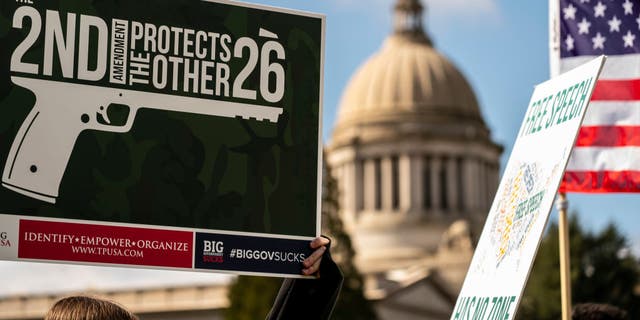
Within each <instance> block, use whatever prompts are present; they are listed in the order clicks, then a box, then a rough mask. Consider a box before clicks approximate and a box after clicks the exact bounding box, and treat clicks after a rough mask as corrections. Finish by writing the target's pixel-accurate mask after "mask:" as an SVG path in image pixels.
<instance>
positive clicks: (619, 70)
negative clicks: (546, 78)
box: [560, 54, 640, 79]
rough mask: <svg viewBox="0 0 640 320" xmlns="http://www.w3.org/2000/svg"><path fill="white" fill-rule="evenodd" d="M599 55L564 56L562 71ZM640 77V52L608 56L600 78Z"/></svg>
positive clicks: (561, 61)
mask: <svg viewBox="0 0 640 320" xmlns="http://www.w3.org/2000/svg"><path fill="white" fill-rule="evenodd" d="M596 57H597V56H579V57H571V58H562V59H561V60H560V73H563V72H566V71H569V70H571V69H573V68H575V67H577V66H579V65H581V64H583V63H587V62H589V61H591V60H593V59H595V58H596ZM634 78H640V54H625V55H621V56H608V57H607V62H605V63H604V67H603V68H602V72H601V73H600V79H634Z"/></svg>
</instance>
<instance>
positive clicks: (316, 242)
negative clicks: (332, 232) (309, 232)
mask: <svg viewBox="0 0 640 320" xmlns="http://www.w3.org/2000/svg"><path fill="white" fill-rule="evenodd" d="M328 244H329V239H327V238H324V237H317V238H315V239H313V241H311V248H312V249H317V248H319V247H322V246H326V245H328Z"/></svg>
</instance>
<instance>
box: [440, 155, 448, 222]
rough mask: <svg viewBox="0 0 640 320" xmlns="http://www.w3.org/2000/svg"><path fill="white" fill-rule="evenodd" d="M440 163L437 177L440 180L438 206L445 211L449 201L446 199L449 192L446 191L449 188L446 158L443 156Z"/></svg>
mask: <svg viewBox="0 0 640 320" xmlns="http://www.w3.org/2000/svg"><path fill="white" fill-rule="evenodd" d="M440 163H441V165H440V169H439V171H438V178H439V180H440V207H441V208H442V210H444V211H447V210H449V201H448V199H447V198H448V196H449V193H448V192H447V191H448V189H449V185H448V183H447V182H448V179H447V166H446V164H447V159H446V158H443V159H442V162H440Z"/></svg>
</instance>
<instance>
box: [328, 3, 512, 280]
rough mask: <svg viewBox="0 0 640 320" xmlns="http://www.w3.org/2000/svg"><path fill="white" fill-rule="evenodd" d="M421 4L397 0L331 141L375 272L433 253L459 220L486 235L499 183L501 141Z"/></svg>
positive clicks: (347, 205)
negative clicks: (431, 32) (434, 35)
mask: <svg viewBox="0 0 640 320" xmlns="http://www.w3.org/2000/svg"><path fill="white" fill-rule="evenodd" d="M422 11H423V7H422V5H421V4H420V1H419V0H397V1H396V4H395V7H394V13H395V17H394V30H393V33H392V34H391V35H390V36H389V37H388V38H387V39H386V40H385V41H384V43H383V44H382V47H381V49H380V50H379V51H378V52H377V53H375V54H373V55H372V56H371V58H369V59H368V60H367V61H366V62H365V63H364V64H363V65H362V66H361V67H360V68H359V69H358V70H357V71H356V72H355V73H354V75H353V77H352V78H351V80H350V82H349V84H348V85H347V87H346V88H345V91H344V93H343V96H342V100H341V102H340V106H339V112H338V119H337V121H336V124H335V127H334V130H333V133H332V137H331V141H330V142H329V143H328V145H327V149H326V150H327V155H326V159H327V163H328V165H329V166H330V167H331V169H332V174H333V176H334V177H335V178H336V180H337V185H338V189H339V194H340V199H339V201H340V210H341V216H342V218H343V220H344V221H345V226H346V229H347V231H348V232H349V233H350V234H351V237H352V239H353V242H354V245H355V248H356V251H357V257H356V263H357V264H358V266H359V268H360V269H361V270H362V271H363V272H364V273H365V275H367V276H370V275H374V274H382V273H385V272H391V271H394V272H395V271H398V270H402V269H406V268H411V267H415V266H416V265H420V263H422V262H424V261H430V260H429V259H432V258H433V254H434V252H435V251H437V250H438V246H439V244H441V243H442V238H443V235H444V234H445V232H446V231H447V229H448V228H449V226H450V225H451V224H452V223H454V222H456V221H461V220H462V221H466V223H468V225H469V230H470V233H471V234H472V235H473V236H478V235H479V233H480V230H481V229H482V226H483V223H484V219H485V218H486V215H487V213H488V211H489V207H490V204H491V200H492V199H493V193H494V192H495V190H496V189H497V186H498V176H499V160H500V155H501V153H502V147H501V146H499V145H498V144H496V143H495V142H493V141H492V140H491V136H490V131H489V129H488V128H487V125H486V124H485V121H484V119H483V118H482V113H481V111H480V106H479V104H478V101H477V99H476V96H475V94H474V92H473V89H472V88H471V86H470V85H469V83H468V82H467V80H466V79H465V77H464V76H463V75H462V73H461V72H460V71H459V70H458V69H457V68H456V67H455V65H454V64H453V63H451V62H450V61H449V60H448V59H447V58H446V57H445V56H444V55H443V54H441V53H440V52H438V50H437V49H436V48H435V47H434V45H433V43H432V41H431V39H430V38H429V36H428V35H427V34H426V33H425V31H424V29H423V26H422ZM421 261H422V262H421ZM465 271H466V268H464V270H462V276H464V272H465ZM460 282H461V281H460ZM460 284H461V283H460Z"/></svg>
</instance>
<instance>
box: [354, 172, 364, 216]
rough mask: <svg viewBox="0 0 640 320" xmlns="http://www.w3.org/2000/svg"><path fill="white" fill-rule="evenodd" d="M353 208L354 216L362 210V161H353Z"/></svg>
mask: <svg viewBox="0 0 640 320" xmlns="http://www.w3.org/2000/svg"><path fill="white" fill-rule="evenodd" d="M354 196H355V206H356V210H355V212H356V216H357V215H358V213H359V212H360V211H361V210H363V209H364V161H362V160H360V159H357V160H355V192H354Z"/></svg>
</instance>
